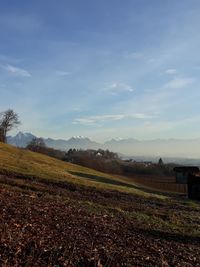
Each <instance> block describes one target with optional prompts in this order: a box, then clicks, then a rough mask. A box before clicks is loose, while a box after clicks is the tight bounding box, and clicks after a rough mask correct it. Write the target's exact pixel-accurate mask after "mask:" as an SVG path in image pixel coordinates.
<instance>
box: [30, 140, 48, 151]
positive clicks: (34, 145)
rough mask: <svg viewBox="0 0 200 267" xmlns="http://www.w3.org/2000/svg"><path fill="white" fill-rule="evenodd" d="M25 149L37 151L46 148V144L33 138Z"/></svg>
mask: <svg viewBox="0 0 200 267" xmlns="http://www.w3.org/2000/svg"><path fill="white" fill-rule="evenodd" d="M26 148H27V149H29V150H32V151H38V150H41V149H42V148H46V144H45V142H44V139H43V138H37V137H34V138H33V139H32V140H31V142H30V143H29V144H28V145H27V147H26Z"/></svg>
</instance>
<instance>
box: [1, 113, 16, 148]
mask: <svg viewBox="0 0 200 267" xmlns="http://www.w3.org/2000/svg"><path fill="white" fill-rule="evenodd" d="M19 124H20V121H19V116H18V114H17V113H16V112H14V111H13V110H12V109H8V110H6V111H3V112H0V141H1V142H4V143H5V142H6V136H7V133H8V132H9V131H10V130H12V129H13V128H15V127H16V126H17V125H19Z"/></svg>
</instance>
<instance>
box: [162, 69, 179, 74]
mask: <svg viewBox="0 0 200 267" xmlns="http://www.w3.org/2000/svg"><path fill="white" fill-rule="evenodd" d="M165 73H167V74H176V73H177V70H176V69H167V70H166V71H165Z"/></svg>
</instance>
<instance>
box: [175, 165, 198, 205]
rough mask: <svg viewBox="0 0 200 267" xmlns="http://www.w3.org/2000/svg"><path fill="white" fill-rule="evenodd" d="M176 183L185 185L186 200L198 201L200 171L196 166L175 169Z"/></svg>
mask: <svg viewBox="0 0 200 267" xmlns="http://www.w3.org/2000/svg"><path fill="white" fill-rule="evenodd" d="M174 171H175V172H176V182H177V183H179V184H187V186H188V198H190V199H193V200H200V170H199V168H198V167H196V166H182V167H175V168H174Z"/></svg>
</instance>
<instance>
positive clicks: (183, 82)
mask: <svg viewBox="0 0 200 267" xmlns="http://www.w3.org/2000/svg"><path fill="white" fill-rule="evenodd" d="M193 82H194V79H192V78H174V79H172V80H171V81H169V82H167V83H166V84H165V85H164V88H171V89H181V88H185V87H187V86H188V85H191V84H192V83H193Z"/></svg>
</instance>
